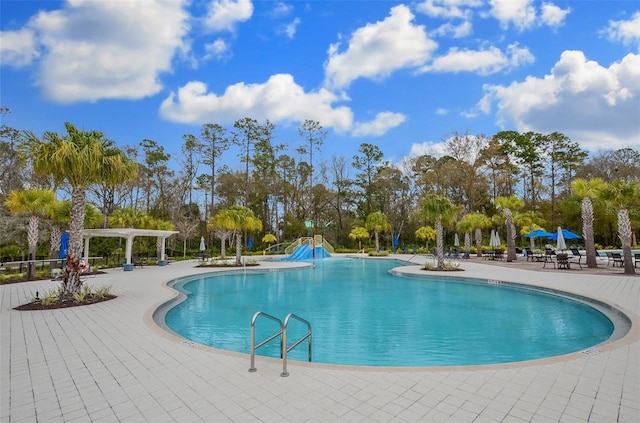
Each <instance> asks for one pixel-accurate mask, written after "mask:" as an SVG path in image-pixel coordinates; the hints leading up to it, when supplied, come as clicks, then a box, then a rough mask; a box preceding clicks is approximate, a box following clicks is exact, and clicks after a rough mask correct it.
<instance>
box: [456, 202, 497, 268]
mask: <svg viewBox="0 0 640 423" xmlns="http://www.w3.org/2000/svg"><path fill="white" fill-rule="evenodd" d="M460 223H461V224H463V225H466V224H467V223H468V224H469V226H470V227H471V229H470V231H471V230H475V240H476V255H477V257H482V230H483V229H486V228H490V227H491V220H490V219H489V218H488V217H487V215H485V214H482V213H470V214H468V215H466V216H465V217H464V218H463V219H462V220H461V221H460ZM465 243H466V236H465Z"/></svg>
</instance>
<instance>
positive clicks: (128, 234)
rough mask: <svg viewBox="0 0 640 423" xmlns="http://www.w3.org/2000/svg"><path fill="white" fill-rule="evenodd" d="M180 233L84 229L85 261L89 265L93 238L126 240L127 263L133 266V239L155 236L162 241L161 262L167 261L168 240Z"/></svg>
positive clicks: (148, 230)
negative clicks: (90, 246) (90, 242)
mask: <svg viewBox="0 0 640 423" xmlns="http://www.w3.org/2000/svg"><path fill="white" fill-rule="evenodd" d="M177 233H179V232H178V231H161V230H156V229H134V228H112V229H83V231H82V237H83V238H84V259H85V261H86V262H87V263H88V259H89V240H90V239H91V238H93V237H107V238H125V239H126V240H127V244H126V245H127V246H126V250H125V257H126V263H127V264H131V250H132V247H133V238H135V237H137V236H153V237H157V238H160V239H161V240H162V250H161V251H162V252H161V253H160V254H161V257H160V260H163V261H164V260H165V254H164V248H165V242H166V240H167V238H169V237H170V236H171V235H173V234H177Z"/></svg>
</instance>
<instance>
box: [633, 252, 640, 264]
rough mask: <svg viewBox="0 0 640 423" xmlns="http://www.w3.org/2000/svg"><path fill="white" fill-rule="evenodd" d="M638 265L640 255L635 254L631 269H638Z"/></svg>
mask: <svg viewBox="0 0 640 423" xmlns="http://www.w3.org/2000/svg"><path fill="white" fill-rule="evenodd" d="M638 263H640V253H635V254H634V255H633V267H638Z"/></svg>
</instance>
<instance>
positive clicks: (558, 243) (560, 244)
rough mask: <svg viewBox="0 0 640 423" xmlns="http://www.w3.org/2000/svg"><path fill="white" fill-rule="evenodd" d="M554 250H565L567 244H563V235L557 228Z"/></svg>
mask: <svg viewBox="0 0 640 423" xmlns="http://www.w3.org/2000/svg"><path fill="white" fill-rule="evenodd" d="M556 238H557V241H556V249H557V250H560V251H564V250H566V249H567V243H566V242H564V235H563V234H562V228H561V227H560V226H558V233H557V234H556Z"/></svg>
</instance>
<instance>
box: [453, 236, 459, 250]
mask: <svg viewBox="0 0 640 423" xmlns="http://www.w3.org/2000/svg"><path fill="white" fill-rule="evenodd" d="M453 246H454V247H459V246H460V238H459V237H458V234H457V233H456V236H455V237H453Z"/></svg>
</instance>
